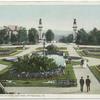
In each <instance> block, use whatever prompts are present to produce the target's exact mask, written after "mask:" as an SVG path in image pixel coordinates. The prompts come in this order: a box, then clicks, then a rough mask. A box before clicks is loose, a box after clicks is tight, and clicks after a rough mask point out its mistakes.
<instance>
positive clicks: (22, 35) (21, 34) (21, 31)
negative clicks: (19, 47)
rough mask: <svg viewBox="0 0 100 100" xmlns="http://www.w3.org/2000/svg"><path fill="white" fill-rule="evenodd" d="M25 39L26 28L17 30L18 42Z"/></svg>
mask: <svg viewBox="0 0 100 100" xmlns="http://www.w3.org/2000/svg"><path fill="white" fill-rule="evenodd" d="M25 41H27V30H26V28H21V29H19V30H18V42H20V43H21V42H25Z"/></svg>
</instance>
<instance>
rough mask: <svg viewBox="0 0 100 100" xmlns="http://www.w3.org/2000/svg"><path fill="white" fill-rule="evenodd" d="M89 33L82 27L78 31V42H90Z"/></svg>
mask: <svg viewBox="0 0 100 100" xmlns="http://www.w3.org/2000/svg"><path fill="white" fill-rule="evenodd" d="M88 36H89V35H88V33H87V32H86V31H85V30H84V29H83V28H82V29H80V30H78V33H77V40H76V43H77V44H88Z"/></svg>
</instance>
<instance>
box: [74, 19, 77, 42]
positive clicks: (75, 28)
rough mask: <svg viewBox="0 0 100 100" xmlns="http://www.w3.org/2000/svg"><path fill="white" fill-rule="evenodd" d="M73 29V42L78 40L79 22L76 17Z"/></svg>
mask: <svg viewBox="0 0 100 100" xmlns="http://www.w3.org/2000/svg"><path fill="white" fill-rule="evenodd" d="M73 31H74V34H73V42H76V40H77V22H76V18H75V19H74V22H73Z"/></svg>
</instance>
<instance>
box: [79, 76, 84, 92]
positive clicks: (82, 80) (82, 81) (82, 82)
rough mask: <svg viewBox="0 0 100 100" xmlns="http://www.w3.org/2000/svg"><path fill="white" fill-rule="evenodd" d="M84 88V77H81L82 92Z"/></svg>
mask: <svg viewBox="0 0 100 100" xmlns="http://www.w3.org/2000/svg"><path fill="white" fill-rule="evenodd" d="M83 87H84V79H83V77H81V79H80V90H81V92H83Z"/></svg>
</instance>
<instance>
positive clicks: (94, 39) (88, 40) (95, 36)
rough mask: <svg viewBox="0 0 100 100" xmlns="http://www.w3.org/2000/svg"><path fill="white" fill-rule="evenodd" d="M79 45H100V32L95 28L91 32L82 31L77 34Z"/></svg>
mask: <svg viewBox="0 0 100 100" xmlns="http://www.w3.org/2000/svg"><path fill="white" fill-rule="evenodd" d="M76 43H77V44H88V45H99V44H100V30H98V29H96V28H94V29H93V30H92V31H90V32H88V33H87V32H86V31H85V30H84V29H80V30H79V31H78V33H77V40H76Z"/></svg>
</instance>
